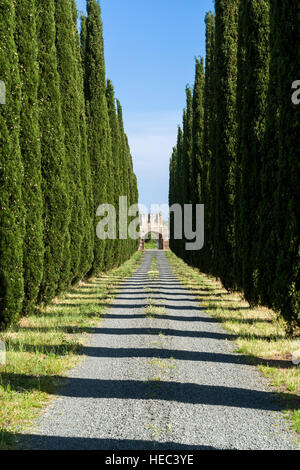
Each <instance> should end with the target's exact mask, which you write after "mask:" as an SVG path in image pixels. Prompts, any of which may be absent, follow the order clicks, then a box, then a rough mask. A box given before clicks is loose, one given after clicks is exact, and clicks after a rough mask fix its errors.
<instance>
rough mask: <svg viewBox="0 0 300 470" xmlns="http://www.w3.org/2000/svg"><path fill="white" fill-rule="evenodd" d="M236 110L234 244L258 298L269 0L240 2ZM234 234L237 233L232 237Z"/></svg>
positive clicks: (251, 294) (250, 296) (247, 284)
mask: <svg viewBox="0 0 300 470" xmlns="http://www.w3.org/2000/svg"><path fill="white" fill-rule="evenodd" d="M239 49H240V52H239V79H238V101H237V109H238V110H239V126H238V148H237V159H238V167H239V168H240V179H239V181H238V182H239V185H238V193H237V194H236V198H237V199H238V202H239V207H238V209H239V212H238V214H237V217H236V221H237V222H238V229H237V230H236V244H237V245H238V250H239V256H238V259H239V263H240V264H241V267H240V269H239V271H240V275H241V287H242V288H243V290H244V294H245V297H246V299H247V300H248V301H249V302H250V303H252V304H255V303H257V302H258V290H257V283H256V279H257V246H258V238H259V224H260V220H259V213H258V208H259V205H260V202H261V192H260V189H261V188H260V173H261V166H262V154H263V148H262V144H263V138H264V133H265V115H266V96H267V90H268V78H269V77H268V72H269V56H270V54H269V2H268V1H267V0H265V1H262V0H251V1H249V2H241V3H240V11H239ZM237 234H239V235H240V238H239V239H237Z"/></svg>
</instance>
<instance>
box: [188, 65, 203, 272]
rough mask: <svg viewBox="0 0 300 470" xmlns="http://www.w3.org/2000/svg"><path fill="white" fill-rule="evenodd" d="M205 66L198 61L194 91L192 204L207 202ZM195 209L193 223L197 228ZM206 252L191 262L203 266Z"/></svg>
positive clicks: (192, 257)
mask: <svg viewBox="0 0 300 470" xmlns="http://www.w3.org/2000/svg"><path fill="white" fill-rule="evenodd" d="M204 84H205V75H204V65H203V58H201V60H198V59H196V72H195V84H194V91H193V127H192V169H191V193H192V194H191V203H192V204H193V205H194V206H195V205H196V204H200V203H201V204H205V202H206V173H207V172H206V161H205V160H206V158H207V156H206V155H204ZM195 215H196V212H195V209H194V210H193V223H194V227H193V228H194V229H195V228H196V227H195ZM203 255H204V251H203V250H201V251H200V252H191V262H192V264H193V265H194V266H199V267H200V266H201V267H202V269H204V264H203Z"/></svg>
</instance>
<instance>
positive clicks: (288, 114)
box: [271, 0, 300, 332]
mask: <svg viewBox="0 0 300 470" xmlns="http://www.w3.org/2000/svg"><path fill="white" fill-rule="evenodd" d="M271 15H272V18H273V21H274V23H273V27H274V32H275V42H274V44H273V47H274V48H275V50H274V49H273V54H276V57H277V80H278V105H279V134H278V138H279V159H278V168H279V171H278V189H277V195H276V199H277V203H276V216H277V227H278V229H277V240H278V242H277V243H278V260H277V271H276V281H275V307H276V309H278V310H279V311H280V312H281V314H282V315H283V317H284V318H285V319H286V320H287V321H288V330H289V332H292V331H293V329H294V328H295V327H296V326H297V325H298V326H299V325H300V206H299V200H300V184H299V181H300V164H299V162H300V158H299V157H300V151H299V122H300V105H299V104H296V103H293V101H292V99H291V95H292V93H293V90H292V89H291V87H292V84H293V82H294V81H295V80H297V78H299V76H298V75H297V74H298V73H299V63H300V52H299V47H295V44H299V40H300V9H299V3H298V2H288V1H287V0H281V1H279V0H275V1H274V2H272V5H271Z"/></svg>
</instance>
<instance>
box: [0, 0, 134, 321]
mask: <svg viewBox="0 0 300 470" xmlns="http://www.w3.org/2000/svg"><path fill="white" fill-rule="evenodd" d="M87 12H88V15H87V17H82V29H81V35H80V37H79V32H78V28H77V20H78V15H77V8H76V2H75V0H61V1H59V2H58V1H54V0H49V1H48V2H47V3H44V2H42V1H41V0H34V1H30V2H29V1H28V0H20V1H19V2H17V3H16V2H14V1H13V0H4V1H3V2H1V6H0V33H1V45H0V80H2V81H3V82H4V83H5V85H6V89H7V99H6V104H4V105H2V104H1V105H0V142H1V154H0V159H1V160H0V185H1V192H0V193H1V196H0V197H1V210H0V326H1V327H5V326H7V325H9V324H11V323H13V322H16V321H17V320H18V318H19V317H20V315H22V314H23V315H24V314H30V313H32V312H33V311H34V310H35V307H36V306H37V305H38V304H39V303H48V302H50V300H51V299H53V297H55V296H56V295H57V294H59V293H60V292H62V291H64V290H66V289H67V288H68V287H69V286H71V285H72V284H74V283H76V282H78V281H79V280H81V279H82V278H83V277H84V276H85V275H87V274H97V273H98V272H100V271H103V270H107V269H110V268H112V267H114V266H117V265H119V264H121V263H122V262H123V261H124V260H126V259H127V258H129V257H130V256H131V255H132V254H133V253H134V252H135V251H136V250H137V248H138V241H135V240H118V239H117V240H111V239H106V240H100V239H99V238H98V236H97V232H96V227H97V224H98V222H99V221H100V220H101V216H97V215H96V211H97V208H98V207H99V205H101V204H102V203H104V204H111V205H113V206H115V208H116V211H117V212H118V204H119V197H120V196H127V198H128V207H129V206H130V205H131V204H133V203H137V202H138V194H137V181H136V176H135V174H134V171H133V164H132V157H131V154H130V149H129V145H128V140H127V136H126V134H125V131H124V124H123V117H122V112H121V105H120V104H119V102H118V111H117V108H116V100H115V97H114V90H113V86H112V84H111V82H108V83H107V84H106V77H105V63H104V45H103V36H102V22H101V11H100V5H99V2H98V1H96V0H88V1H87ZM103 215H104V214H103ZM131 219H132V216H131V217H129V216H127V222H129V221H130V220H131ZM117 234H118V230H117Z"/></svg>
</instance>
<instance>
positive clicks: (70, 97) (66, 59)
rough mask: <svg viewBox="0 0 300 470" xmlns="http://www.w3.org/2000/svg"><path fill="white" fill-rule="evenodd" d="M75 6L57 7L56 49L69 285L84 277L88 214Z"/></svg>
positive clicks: (63, 3)
mask: <svg viewBox="0 0 300 470" xmlns="http://www.w3.org/2000/svg"><path fill="white" fill-rule="evenodd" d="M72 3H73V1H70V0H61V1H59V2H56V3H55V22H56V49H57V59H58V71H59V75H60V92H61V106H62V119H63V126H64V130H65V140H64V142H65V152H66V162H67V176H68V177H67V189H68V194H69V199H70V220H69V232H70V247H69V255H70V274H69V276H68V278H67V279H66V283H67V284H68V283H72V282H74V281H78V280H79V279H80V278H81V276H82V274H83V273H82V272H81V268H80V261H81V258H80V253H81V243H82V239H83V232H84V225H83V222H84V210H85V208H84V199H83V191H82V184H81V161H80V150H81V148H80V137H81V136H80V114H81V109H80V107H81V105H82V102H80V94H79V90H78V83H77V80H78V79H79V77H78V63H77V57H76V35H75V28H74V22H73V5H72ZM70 222H71V223H70Z"/></svg>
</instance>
